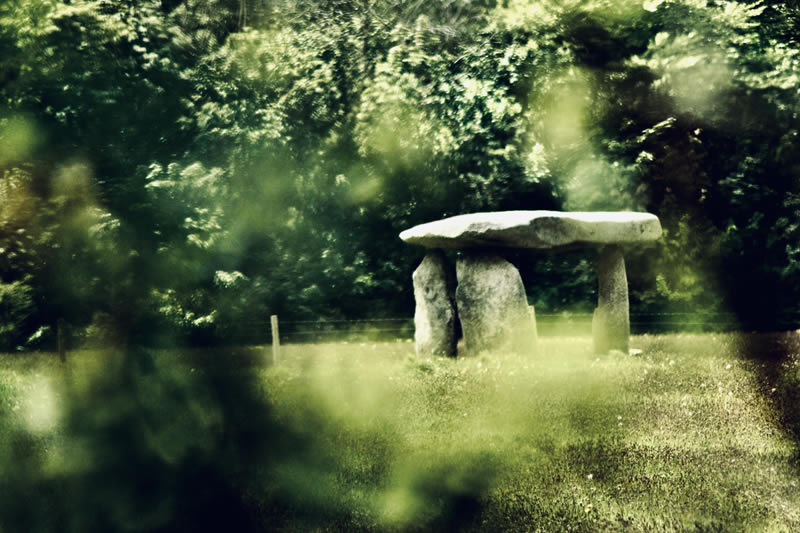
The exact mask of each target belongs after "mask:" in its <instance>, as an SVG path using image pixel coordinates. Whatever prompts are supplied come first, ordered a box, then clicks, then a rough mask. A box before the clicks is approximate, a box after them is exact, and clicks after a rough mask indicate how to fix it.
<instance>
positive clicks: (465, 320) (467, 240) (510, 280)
mask: <svg viewBox="0 0 800 533" xmlns="http://www.w3.org/2000/svg"><path fill="white" fill-rule="evenodd" d="M660 236H661V223H660V222H659V220H658V217H656V216H655V215H651V214H649V213H629V212H559V211H500V212H490V213H472V214H468V215H459V216H455V217H450V218H445V219H442V220H437V221H435V222H429V223H427V224H420V225H419V226H414V227H413V228H410V229H408V230H406V231H404V232H402V233H401V234H400V238H401V239H403V240H404V241H405V242H407V243H409V244H418V245H421V246H425V247H426V248H428V249H429V251H428V253H427V255H426V256H425V258H424V259H423V260H422V263H421V264H420V265H419V267H418V268H417V269H416V270H415V271H414V275H413V280H414V298H415V300H416V311H415V313H414V326H415V328H416V332H415V341H416V350H417V353H418V354H419V355H431V354H435V355H449V356H454V355H456V336H455V331H456V320H459V321H460V322H461V329H462V332H463V335H464V344H465V347H466V348H467V350H468V351H471V352H480V351H482V350H509V349H510V350H514V351H517V352H532V351H534V350H535V349H536V322H535V316H534V314H533V308H532V307H529V306H528V301H527V297H526V295H525V288H524V286H523V284H522V278H521V277H520V274H519V271H517V269H516V267H514V266H513V265H512V264H511V263H509V262H508V261H506V260H505V259H503V258H502V257H500V255H499V253H498V248H529V249H535V250H550V251H563V250H572V249H576V248H582V247H595V248H598V249H599V257H598V260H597V280H598V302H597V308H596V309H595V312H594V316H593V317H592V336H593V338H594V349H595V352H597V353H605V352H608V351H609V350H621V351H622V352H625V353H627V352H628V337H629V336H630V315H629V309H628V279H627V276H626V274H625V260H624V258H623V256H622V250H621V248H620V245H623V244H633V243H639V242H644V241H652V240H655V239H658V238H659V237H660ZM443 248H447V249H457V250H461V252H462V253H461V254H460V256H459V257H458V260H457V262H456V266H455V269H453V268H452V266H451V265H450V264H449V263H448V261H447V258H446V257H445V254H444V252H443V251H442V249H443Z"/></svg>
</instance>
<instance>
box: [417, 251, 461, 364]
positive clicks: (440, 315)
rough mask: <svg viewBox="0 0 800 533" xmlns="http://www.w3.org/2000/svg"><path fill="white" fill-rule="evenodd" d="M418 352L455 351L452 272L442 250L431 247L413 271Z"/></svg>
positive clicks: (445, 352)
mask: <svg viewBox="0 0 800 533" xmlns="http://www.w3.org/2000/svg"><path fill="white" fill-rule="evenodd" d="M412 279H413V280H414V300H415V301H416V310H415V311H414V327H415V329H416V331H415V333H414V340H415V342H416V350H417V355H420V356H428V355H447V356H455V355H456V307H455V274H454V272H453V267H452V265H451V264H450V263H449V262H448V261H447V258H446V257H445V255H444V252H442V251H441V250H431V251H430V252H428V254H427V255H426V256H425V258H424V259H423V260H422V263H420V265H419V266H418V267H417V269H416V270H415V271H414V274H413V275H412Z"/></svg>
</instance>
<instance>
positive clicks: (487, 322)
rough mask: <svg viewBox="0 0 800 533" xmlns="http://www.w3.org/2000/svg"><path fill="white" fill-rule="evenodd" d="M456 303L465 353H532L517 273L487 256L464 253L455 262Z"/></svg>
mask: <svg viewBox="0 0 800 533" xmlns="http://www.w3.org/2000/svg"><path fill="white" fill-rule="evenodd" d="M456 277H457V278H458V287H457V288H456V302H457V304H458V317H459V320H460V321H461V329H462V331H463V333H464V345H465V348H466V349H467V351H469V352H471V353H478V352H481V351H483V350H514V351H516V352H518V353H524V352H532V351H535V349H536V330H535V326H534V323H533V320H532V317H531V312H530V309H529V308H528V300H527V297H526V296H525V287H524V286H523V284H522V278H521V277H520V275H519V271H518V270H517V269H516V267H514V265H512V264H511V263H509V262H508V261H506V260H505V259H503V258H502V257H500V256H499V255H496V254H493V253H491V252H480V251H471V250H468V251H464V254H463V256H462V257H460V258H459V259H458V261H457V262H456Z"/></svg>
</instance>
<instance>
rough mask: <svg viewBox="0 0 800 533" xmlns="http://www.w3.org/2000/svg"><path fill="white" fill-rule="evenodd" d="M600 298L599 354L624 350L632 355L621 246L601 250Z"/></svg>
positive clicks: (595, 331) (595, 322)
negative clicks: (629, 348)
mask: <svg viewBox="0 0 800 533" xmlns="http://www.w3.org/2000/svg"><path fill="white" fill-rule="evenodd" d="M597 285H598V298H597V309H595V311H594V316H593V317H592V336H593V337H594V351H595V353H598V354H600V353H606V352H608V351H609V350H620V351H621V352H624V353H628V337H629V336H630V330H631V325H630V314H629V313H630V311H629V304H628V277H627V275H626V274H625V259H624V258H623V257H622V250H621V249H620V247H619V246H606V247H604V248H603V249H601V250H600V257H599V258H598V261H597Z"/></svg>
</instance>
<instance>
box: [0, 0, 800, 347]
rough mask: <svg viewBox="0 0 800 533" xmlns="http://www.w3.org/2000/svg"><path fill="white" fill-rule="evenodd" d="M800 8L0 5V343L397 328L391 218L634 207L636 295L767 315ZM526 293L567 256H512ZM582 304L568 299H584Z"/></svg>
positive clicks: (790, 307) (793, 225) (791, 295)
mask: <svg viewBox="0 0 800 533" xmlns="http://www.w3.org/2000/svg"><path fill="white" fill-rule="evenodd" d="M798 17H800V9H798V7H797V5H796V3H794V2H772V1H768V2H756V3H752V2H737V1H713V2H708V1H706V0H675V1H660V0H648V1H645V2H644V3H643V4H642V3H640V2H630V1H626V0H589V1H566V2H547V1H543V0H507V1H505V2H495V1H492V0H482V1H466V0H449V1H445V2H417V1H411V2H400V1H398V0H327V1H310V0H307V1H299V2H298V1H293V2H290V1H288V0H283V1H271V2H266V1H263V0H236V1H234V0H163V1H157V0H125V1H113V2H112V1H109V0H95V1H79V2H56V1H55V0H5V1H4V2H3V3H2V4H1V5H0V348H1V349H12V348H14V347H17V346H23V347H24V346H28V347H34V346H35V345H36V344H37V343H42V342H47V340H48V339H49V338H50V339H51V338H52V335H53V333H52V332H53V328H54V325H55V323H56V321H57V320H58V319H59V318H65V319H66V320H68V321H69V322H70V323H71V324H72V325H73V326H75V327H77V328H86V329H87V330H91V331H95V330H98V329H102V330H103V331H105V332H106V334H110V335H114V336H117V337H118V338H119V339H122V340H124V339H131V340H137V341H148V342H166V341H167V340H172V341H174V340H176V339H177V340H191V341H193V342H211V341H214V340H225V341H233V342H238V341H246V340H252V339H248V338H247V335H248V331H252V329H253V327H252V324H253V323H261V324H263V323H265V322H266V321H267V318H268V316H269V315H270V314H274V313H277V314H280V315H281V316H283V317H285V318H294V319H315V318H360V317H364V316H369V317H381V316H397V315H400V316H409V315H410V314H411V309H412V306H413V302H412V295H411V291H410V287H409V286H410V283H409V280H410V274H411V272H412V270H413V268H414V267H415V265H416V263H417V262H418V260H419V259H420V257H421V253H422V252H421V250H414V249H411V248H409V247H407V246H405V245H404V244H403V243H402V242H401V241H399V239H398V238H397V234H398V233H399V232H400V231H401V230H403V229H405V228H407V227H409V226H411V225H414V224H417V223H420V222H424V221H428V220H431V219H435V218H439V217H442V216H447V215H454V214H458V213H462V212H467V211H473V210H503V209H632V210H647V211H650V212H653V213H656V214H657V215H659V217H661V220H662V223H663V225H664V227H665V230H666V232H665V237H664V238H663V239H662V240H661V242H659V243H658V244H656V245H654V246H651V247H648V248H647V249H645V250H631V251H630V253H629V254H628V258H629V262H628V266H629V277H630V279H631V283H632V300H633V305H634V306H635V308H637V309H640V310H646V311H650V312H665V311H692V312H697V311H709V312H713V311H734V312H737V313H739V314H740V316H741V317H742V318H743V319H744V320H747V321H749V322H750V323H754V324H756V325H758V326H762V327H770V326H772V327H775V325H776V324H778V322H777V321H778V320H779V319H780V320H781V321H783V320H785V319H786V317H787V316H788V314H789V313H791V312H793V311H794V305H795V302H796V301H797V300H798V298H800V282H798V281H797V280H798V276H797V273H798V269H800V244H798V243H800V238H798V237H800V234H799V233H800V229H798V228H800V226H798V223H799V222H800V217H798V207H799V206H800V191H798V186H797V183H798V181H797V179H796V178H797V175H798V172H800V153H799V152H798V150H797V149H796V147H797V136H798V112H800V99H798V91H799V90H800V55H798V52H799V51H800V42H798V33H797V31H796V28H797V23H798ZM513 260H514V261H517V262H518V263H519V264H520V266H521V267H522V270H523V276H524V277H525V278H526V280H527V281H529V296H530V298H531V301H532V303H534V304H536V305H537V308H538V309H542V310H547V311H559V310H563V309H573V308H580V306H586V305H587V303H586V302H590V301H591V295H592V294H593V292H594V290H595V288H594V283H595V282H594V278H593V273H592V265H591V261H592V257H591V255H589V254H575V255H564V256H539V257H535V256H531V255H527V254H518V255H516V256H514V257H513ZM584 308H585V307H584Z"/></svg>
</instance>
